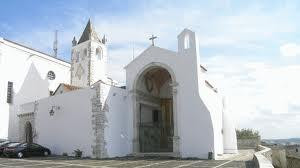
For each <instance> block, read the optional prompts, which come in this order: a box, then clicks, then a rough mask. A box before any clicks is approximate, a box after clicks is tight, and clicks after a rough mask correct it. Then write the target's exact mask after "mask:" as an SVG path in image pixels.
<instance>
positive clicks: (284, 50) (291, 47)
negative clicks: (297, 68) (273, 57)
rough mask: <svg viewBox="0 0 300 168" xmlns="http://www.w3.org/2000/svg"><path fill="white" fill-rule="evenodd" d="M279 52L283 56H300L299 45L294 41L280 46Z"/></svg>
mask: <svg viewBox="0 0 300 168" xmlns="http://www.w3.org/2000/svg"><path fill="white" fill-rule="evenodd" d="M280 53H281V55H282V56H284V57H296V56H300V45H298V44H295V43H287V44H283V45H281V46H280Z"/></svg>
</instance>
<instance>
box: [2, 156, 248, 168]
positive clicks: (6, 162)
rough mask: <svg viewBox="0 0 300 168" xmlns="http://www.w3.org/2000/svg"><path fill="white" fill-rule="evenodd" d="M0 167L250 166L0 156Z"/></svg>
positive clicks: (243, 166) (241, 164) (240, 164)
mask: <svg viewBox="0 0 300 168" xmlns="http://www.w3.org/2000/svg"><path fill="white" fill-rule="evenodd" d="M0 167H6V168H41V167H45V168H233V167H237V168H251V167H252V163H251V162H248V161H228V160H175V159H171V160H165V159H126V160H120V159H113V160H93V159H83V160H76V159H58V158H54V157H48V158H30V159H29V158H28V159H13V158H0Z"/></svg>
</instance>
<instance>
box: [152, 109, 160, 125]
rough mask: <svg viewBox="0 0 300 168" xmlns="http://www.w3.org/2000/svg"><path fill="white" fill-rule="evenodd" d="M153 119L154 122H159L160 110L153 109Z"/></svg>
mask: <svg viewBox="0 0 300 168" xmlns="http://www.w3.org/2000/svg"><path fill="white" fill-rule="evenodd" d="M152 120H153V122H154V123H157V122H158V121H159V111H158V110H153V111H152Z"/></svg>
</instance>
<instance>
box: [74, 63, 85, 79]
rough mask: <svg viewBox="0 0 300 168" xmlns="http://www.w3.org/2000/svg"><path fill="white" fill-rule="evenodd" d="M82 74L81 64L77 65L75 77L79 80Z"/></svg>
mask: <svg viewBox="0 0 300 168" xmlns="http://www.w3.org/2000/svg"><path fill="white" fill-rule="evenodd" d="M83 74H84V69H83V68H82V66H81V64H79V66H78V68H77V71H76V74H75V76H76V77H77V78H78V79H79V80H80V79H81V76H82V75H83Z"/></svg>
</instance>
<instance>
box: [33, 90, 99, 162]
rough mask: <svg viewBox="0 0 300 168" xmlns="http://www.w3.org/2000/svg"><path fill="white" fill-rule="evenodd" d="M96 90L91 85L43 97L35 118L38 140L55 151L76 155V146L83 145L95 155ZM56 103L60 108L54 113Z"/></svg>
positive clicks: (87, 152) (85, 150)
mask: <svg viewBox="0 0 300 168" xmlns="http://www.w3.org/2000/svg"><path fill="white" fill-rule="evenodd" d="M94 94H95V91H94V90H92V89H90V88H87V89H81V90H76V91H72V92H67V93H64V94H60V95H56V96H51V97H49V98H45V99H41V100H39V101H38V106H37V109H38V110H37V112H36V120H35V124H36V131H37V135H38V137H37V142H38V143H39V144H41V145H44V146H47V147H48V148H49V149H51V151H52V152H53V153H54V154H60V155H61V154H62V153H63V152H67V153H68V154H69V155H73V154H72V152H73V151H74V150H75V149H80V150H82V151H83V155H84V156H90V157H92V148H91V145H92V143H93V136H94V135H93V131H92V122H91V119H92V118H91V115H92V112H91V110H92V103H91V98H92V96H93V95H94ZM52 106H59V107H60V109H54V111H55V113H54V115H53V116H50V114H49V111H50V110H51V107H52Z"/></svg>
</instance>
